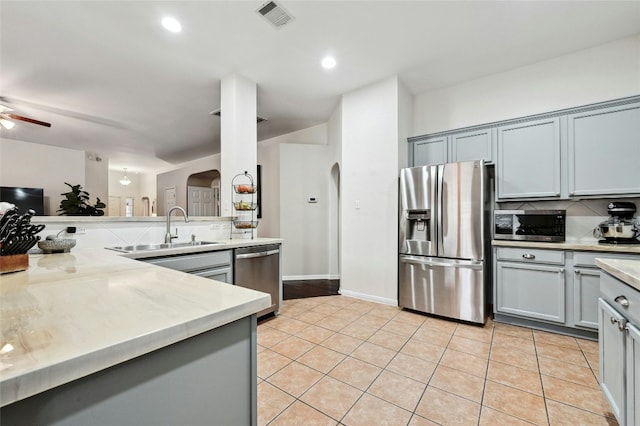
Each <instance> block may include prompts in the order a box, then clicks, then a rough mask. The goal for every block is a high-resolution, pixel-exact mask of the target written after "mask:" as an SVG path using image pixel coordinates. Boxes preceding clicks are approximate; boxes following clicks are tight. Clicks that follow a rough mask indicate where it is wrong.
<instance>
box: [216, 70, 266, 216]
mask: <svg viewBox="0 0 640 426" xmlns="http://www.w3.org/2000/svg"><path fill="white" fill-rule="evenodd" d="M220 92H221V95H220V96H221V99H220V185H221V187H220V200H221V205H222V211H221V215H222V216H231V213H232V211H231V180H232V179H233V177H234V176H235V175H237V174H238V173H243V172H244V171H245V170H246V171H247V172H249V173H250V174H251V175H252V176H253V178H254V180H255V179H256V164H257V144H258V135H257V123H256V117H257V107H256V104H257V98H256V83H254V82H252V81H249V80H247V79H246V78H244V77H242V76H240V75H237V74H233V75H230V76H227V77H225V78H223V79H222V81H221V88H220Z"/></svg>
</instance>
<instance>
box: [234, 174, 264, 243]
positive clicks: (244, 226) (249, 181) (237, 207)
mask: <svg viewBox="0 0 640 426" xmlns="http://www.w3.org/2000/svg"><path fill="white" fill-rule="evenodd" d="M257 191H258V188H257V187H256V185H255V184H254V181H253V176H251V175H250V174H249V173H248V172H247V171H245V172H244V173H239V174H237V175H235V176H234V177H233V179H231V200H232V204H233V216H234V218H233V220H232V223H231V236H230V238H231V239H233V236H234V235H242V236H243V237H242V238H246V235H247V234H251V239H253V238H254V230H255V229H256V228H257V227H258V221H257V220H256V218H255V212H256V209H257V208H258V204H257V202H256V193H257Z"/></svg>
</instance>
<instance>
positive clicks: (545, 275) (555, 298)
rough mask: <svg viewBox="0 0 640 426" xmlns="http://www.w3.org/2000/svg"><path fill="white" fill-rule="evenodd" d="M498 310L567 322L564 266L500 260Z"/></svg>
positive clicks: (545, 319) (497, 295)
mask: <svg viewBox="0 0 640 426" xmlns="http://www.w3.org/2000/svg"><path fill="white" fill-rule="evenodd" d="M497 265H498V269H497V280H498V283H497V289H498V292H497V294H496V302H497V305H496V310H497V311H498V312H502V313H506V314H511V315H518V316H523V317H527V318H535V319H540V320H544V321H551V322H555V323H560V324H564V322H565V293H566V289H565V285H566V284H565V276H564V268H561V267H557V266H548V265H526V264H519V263H510V262H498V263H497Z"/></svg>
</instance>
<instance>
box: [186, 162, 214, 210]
mask: <svg viewBox="0 0 640 426" xmlns="http://www.w3.org/2000/svg"><path fill="white" fill-rule="evenodd" d="M187 214H188V215H189V216H220V172H219V171H218V170H207V171H204V172H199V173H194V174H192V175H191V176H189V178H187Z"/></svg>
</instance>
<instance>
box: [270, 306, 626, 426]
mask: <svg viewBox="0 0 640 426" xmlns="http://www.w3.org/2000/svg"><path fill="white" fill-rule="evenodd" d="M597 368H598V344H597V342H593V341H588V340H582V339H575V338H572V337H567V336H561V335H556V334H551V333H546V332H541V331H535V330H530V329H527V328H521V327H514V326H509V325H505V324H499V323H495V324H494V323H493V322H491V321H489V322H488V323H487V325H485V326H484V327H478V326H473V325H467V324H460V323H457V322H454V321H446V320H441V319H436V318H433V317H428V316H425V315H420V314H415V313H412V312H408V311H403V310H400V309H399V308H396V307H392V306H385V305H380V304H377V303H372V302H367V301H362V300H358V299H353V298H349V297H345V296H328V297H314V298H307V299H296V300H287V301H285V302H284V305H283V306H282V308H281V310H280V315H279V316H278V317H274V318H270V319H266V320H264V321H261V322H260V323H259V324H258V424H259V425H267V424H268V425H274V426H276V425H278V426H280V425H305V426H307V425H337V424H339V425H367V426H370V425H411V426H422V425H434V424H443V425H446V424H456V425H521V424H522V425H527V424H529V425H530V424H538V425H600V424H602V425H613V424H616V421H615V419H614V418H613V414H612V413H611V411H610V409H609V406H608V404H607V402H606V401H605V399H604V397H603V395H602V392H601V391H600V388H599V386H598V381H597V377H598V371H597Z"/></svg>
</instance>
